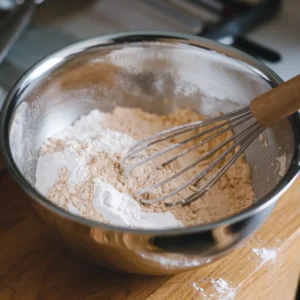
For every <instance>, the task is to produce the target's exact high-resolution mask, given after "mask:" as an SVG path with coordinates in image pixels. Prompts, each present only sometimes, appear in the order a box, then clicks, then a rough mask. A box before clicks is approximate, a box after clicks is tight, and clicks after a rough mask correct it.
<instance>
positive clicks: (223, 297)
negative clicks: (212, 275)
mask: <svg viewBox="0 0 300 300" xmlns="http://www.w3.org/2000/svg"><path fill="white" fill-rule="evenodd" d="M210 282H211V283H212V285H213V287H214V288H215V290H216V292H217V294H218V299H219V300H233V299H234V297H235V293H236V291H235V289H234V288H232V287H230V286H229V284H228V283H227V282H226V281H225V280H224V279H222V278H218V279H217V280H215V279H211V280H210Z"/></svg>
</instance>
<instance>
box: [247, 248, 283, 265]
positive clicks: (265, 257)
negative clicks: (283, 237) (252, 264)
mask: <svg viewBox="0 0 300 300" xmlns="http://www.w3.org/2000/svg"><path fill="white" fill-rule="evenodd" d="M252 252H253V253H255V254H256V255H257V256H258V257H259V258H260V260H261V264H264V263H266V262H267V261H269V260H275V258H276V257H277V253H276V251H275V250H274V249H267V248H260V249H259V248H253V249H252Z"/></svg>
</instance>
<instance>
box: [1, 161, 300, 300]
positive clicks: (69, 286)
mask: <svg viewBox="0 0 300 300" xmlns="http://www.w3.org/2000/svg"><path fill="white" fill-rule="evenodd" d="M0 170H1V162H0ZM299 187H300V178H298V179H297V181H296V182H295V183H294V185H293V186H292V188H290V190H289V191H288V192H287V193H286V194H285V195H284V197H283V198H282V199H281V200H280V201H279V204H278V205H277V207H276V209H275V210H274V212H273V213H272V215H271V216H270V217H269V218H268V220H267V222H266V223H265V224H264V225H263V227H262V228H261V229H260V230H259V231H258V232H257V233H256V234H255V236H253V237H252V238H251V239H250V240H249V241H248V242H246V243H245V244H244V245H243V246H242V247H240V248H239V249H236V250H235V251H234V252H232V253H231V254H229V255H228V256H226V257H224V258H222V259H220V260H219V261H217V262H214V263H212V264H210V265H208V266H205V267H202V268H200V269H197V270H194V271H190V272H185V273H181V274H179V275H176V276H161V277H154V276H153V277H151V276H138V275H128V274H122V273H118V272H115V271H109V270H105V269H102V268H100V267H98V266H96V265H94V264H92V263H90V262H86V261H84V260H82V259H81V258H79V257H77V256H76V255H75V254H73V253H72V251H71V250H68V249H66V248H65V247H64V245H63V244H62V243H61V242H59V241H57V240H55V239H54V238H53V237H52V236H51V235H50V234H49V233H48V232H47V231H46V229H45V228H44V227H43V225H42V223H41V222H39V220H37V218H36V217H35V215H34V214H33V212H32V210H31V208H30V207H29V204H28V201H26V200H27V196H26V195H25V194H24V192H23V191H22V190H21V189H20V188H19V187H18V186H17V184H16V183H15V182H14V181H13V180H12V178H11V177H10V176H9V175H8V173H6V172H4V173H3V172H2V173H1V171H0V212H1V213H0V299H1V300H20V299H21V300H35V299H36V300H38V299H39V300H42V299H43V300H54V299H55V300H65V299H71V300H73V299H74V300H77V299H78V300H79V299H87V300H125V299H126V300H128V299H130V300H131V299H136V300H140V299H141V300H145V299H147V300H150V299H155V300H156V299H161V300H164V299H174V300H177V299H178V300H187V299H188V300H189V299H222V300H223V299H227V300H231V299H233V298H232V297H231V296H228V294H229V292H231V293H232V295H233V294H235V298H234V299H238V300H246V299H247V300H253V299H256V300H259V299H262V300H269V299H270V300H292V299H294V296H295V293H296V287H297V283H298V278H299V271H300V254H299V253H300V213H299V212H300V199H299V198H300V195H299ZM253 248H255V249H263V248H264V249H268V250H271V251H272V252H271V253H273V255H274V253H276V258H274V260H272V259H270V260H268V261H266V262H265V263H263V262H262V261H261V258H260V256H258V255H257V254H255V253H254V251H253ZM260 251H261V250H260ZM218 278H222V279H223V280H225V281H226V282H227V284H228V286H227V287H223V289H222V290H221V291H219V292H218V289H217V288H216V286H215V285H214V284H213V281H214V280H217V279H218ZM226 296H228V298H226Z"/></svg>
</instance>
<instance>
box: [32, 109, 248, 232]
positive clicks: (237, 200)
mask: <svg viewBox="0 0 300 300" xmlns="http://www.w3.org/2000/svg"><path fill="white" fill-rule="evenodd" d="M203 118H204V117H203V116H201V115H199V114H198V113H196V112H193V111H191V110H184V109H183V110H178V111H176V112H175V113H173V114H170V115H167V116H158V115H153V114H149V113H146V112H143V111H141V110H140V109H130V108H120V107H118V108H116V109H115V110H114V111H113V112H111V113H103V112H100V111H98V110H94V111H92V112H90V113H89V114H88V115H86V116H82V117H81V118H80V119H79V120H78V121H76V122H75V123H74V124H73V126H71V127H69V128H67V129H66V130H65V131H63V132H61V133H59V134H57V135H56V136H54V137H51V138H50V139H49V140H47V141H46V142H45V143H44V144H43V146H42V147H41V150H40V156H39V159H38V162H37V168H36V183H35V187H36V188H37V189H38V190H39V191H40V192H41V193H42V194H43V195H44V196H46V197H47V198H48V199H49V200H50V201H52V202H53V203H55V204H56V205H58V206H59V207H61V208H63V209H65V210H68V211H69V212H71V213H72V214H75V215H79V216H82V217H84V218H87V219H92V220H95V221H99V222H106V223H109V224H114V225H118V226H123V227H134V228H136V227H141V228H152V229H158V228H167V227H182V226H183V225H185V226H190V225H195V224H201V223H208V222H212V221H214V220H217V219H220V218H223V217H227V216H229V215H231V214H234V213H237V212H238V211H240V210H242V209H244V208H246V207H248V206H249V205H251V204H252V203H253V199H254V193H253V190H252V187H251V183H250V168H249V166H248V165H247V164H246V163H245V160H244V158H243V157H240V158H239V159H238V160H237V161H236V163H235V164H234V165H233V166H232V167H231V168H230V169H229V170H228V172H227V173H226V174H225V175H224V176H223V178H222V179H221V180H220V181H219V182H218V183H217V184H216V185H215V186H214V187H213V188H212V189H211V190H210V191H209V192H208V193H207V194H206V195H205V196H204V197H202V198H201V200H198V201H196V202H194V203H193V204H191V205H187V206H184V207H178V206H177V207H170V208H169V207H168V208H167V207H166V206H165V205H164V203H156V204H154V205H142V204H141V203H140V202H139V201H138V200H139V198H138V193H139V191H140V189H141V188H143V187H145V186H149V185H152V184H156V183H158V182H161V181H162V180H164V179H166V178H169V177H171V176H173V175H174V174H176V172H178V169H181V168H183V167H185V166H187V164H190V163H191V162H193V161H195V159H197V158H198V157H199V156H201V155H204V154H205V153H207V151H209V150H211V149H212V148H213V147H215V145H216V144H218V143H221V142H223V141H224V140H225V139H228V138H229V137H230V136H232V133H231V132H230V131H228V132H226V133H224V134H222V135H220V136H218V138H217V139H216V140H214V141H211V142H209V143H207V144H205V145H203V146H201V147H199V148H197V149H196V150H195V151H193V152H191V153H189V154H188V155H185V156H183V157H181V158H180V159H178V160H177V161H175V162H174V163H172V164H170V165H169V166H167V167H165V168H163V169H158V168H156V167H155V164H154V163H150V164H146V165H145V166H142V167H140V168H138V169H136V170H135V171H134V172H132V174H131V175H130V176H128V178H127V177H126V178H125V175H124V171H123V169H122V168H121V166H120V159H121V157H122V155H124V153H126V151H127V150H128V149H129V148H130V147H131V146H132V145H134V143H135V142H136V141H137V140H140V139H142V138H144V137H146V136H149V135H151V134H153V133H155V132H159V131H162V130H164V129H167V128H171V127H174V126H178V125H183V124H186V123H190V122H194V121H199V120H202V119H203ZM201 130H203V129H202V128H200V129H197V130H196V131H193V132H189V133H186V134H184V135H183V136H180V138H181V139H184V138H187V137H190V135H191V134H198V133H200V132H201ZM178 141H179V140H176V138H175V139H174V140H173V141H171V143H174V142H175V143H176V142H178ZM196 142H199V141H191V142H189V143H188V144H186V145H184V146H185V147H190V146H192V145H194V144H195V143H196ZM164 143H165V144H163V145H160V147H165V146H168V145H170V141H166V142H164ZM168 143H169V144H168ZM228 147H229V145H228ZM159 149H160V148H157V149H155V151H156V150H159ZM183 149H186V148H178V149H177V150H176V151H177V152H174V153H171V154H170V155H174V154H177V153H178V151H182V150H183ZM225 150H226V147H225V148H224V151H225ZM217 155H219V154H218V153H217ZM213 159H215V158H214V157H211V158H208V159H206V160H204V161H203V162H202V163H201V164H199V165H197V166H195V167H194V168H193V169H191V170H189V171H188V172H185V173H183V174H182V175H180V176H178V177H177V178H175V179H173V180H172V182H170V183H169V184H165V185H164V186H162V187H161V188H158V189H157V190H155V191H153V192H151V193H148V194H147V195H145V196H146V197H148V199H149V198H156V197H161V196H163V195H166V194H168V193H170V192H172V190H174V189H175V188H177V187H178V186H180V185H182V183H183V182H186V181H187V180H188V179H190V178H191V177H192V176H194V175H195V174H197V173H199V172H200V171H201V170H202V169H203V167H205V166H206V165H207V164H209V163H211V161H212V160H213ZM208 175H210V176H211V175H213V172H212V171H211V172H210V173H209V174H208ZM205 180H206V179H203V180H201V182H199V183H198V184H203V183H204V182H205ZM195 189H196V186H189V187H188V188H187V189H185V190H183V191H181V192H179V193H177V194H176V195H174V196H172V197H171V198H170V199H169V201H177V200H178V199H182V198H183V197H184V198H185V197H187V196H189V195H190V194H191V193H193V192H194V190H195Z"/></svg>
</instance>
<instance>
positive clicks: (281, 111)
mask: <svg viewBox="0 0 300 300" xmlns="http://www.w3.org/2000/svg"><path fill="white" fill-rule="evenodd" d="M299 108H300V75H298V76H296V77H294V78H293V79H291V80H289V81H287V82H285V83H283V84H281V85H280V86H278V87H276V88H274V89H272V90H270V91H268V92H267V93H265V94H263V95H261V96H258V97H257V98H255V99H253V100H252V101H251V102H250V105H249V106H246V107H244V108H241V109H238V110H235V111H233V112H230V113H227V114H224V115H221V116H218V117H215V118H210V119H206V120H203V121H197V122H193V123H189V124H185V125H182V126H177V127H174V128H171V129H167V130H164V131H162V132H159V133H156V134H154V135H152V136H149V137H146V138H144V139H143V140H141V141H139V142H137V143H136V144H135V145H134V146H133V147H132V148H130V149H129V151H128V152H127V153H126V155H125V156H123V158H122V162H121V165H122V167H123V169H124V170H125V174H130V173H131V172H132V170H133V169H135V168H137V167H139V166H141V165H143V164H145V163H147V162H150V161H152V160H154V159H155V158H157V157H158V156H161V155H163V154H165V153H167V152H169V151H171V150H174V149H175V148H178V147H180V146H182V145H184V144H186V143H188V142H190V141H192V140H195V139H199V138H201V137H203V136H205V135H207V134H209V133H212V135H211V136H209V137H207V138H206V139H204V140H202V141H200V142H199V143H197V144H194V145H193V146H191V147H189V148H188V149H184V150H183V151H182V152H180V153H179V154H177V155H174V156H173V157H170V158H169V159H167V160H166V161H164V162H163V163H162V164H161V165H160V166H159V168H164V167H166V166H167V165H168V164H170V163H172V162H174V161H175V160H177V159H178V158H180V157H182V156H184V155H186V154H188V153H189V152H191V151H193V150H195V149H196V148H198V147H201V146H203V145H205V143H208V142H210V141H212V140H213V139H215V138H217V137H218V136H220V135H221V134H224V133H225V132H227V131H230V130H233V129H234V128H235V127H237V126H239V125H242V124H243V123H245V122H248V121H250V122H251V120H252V122H251V124H250V125H247V127H246V128H245V129H243V130H241V131H240V132H238V133H235V134H233V135H232V136H231V137H229V138H227V139H226V140H225V141H224V142H222V143H220V144H218V145H216V146H215V147H214V148H213V149H211V150H209V151H208V152H207V153H205V154H204V155H202V156H201V157H199V158H198V159H196V160H195V161H194V162H192V163H191V164H189V165H188V166H186V167H184V168H183V169H181V170H179V171H178V172H176V173H175V174H174V175H173V176H171V177H169V178H167V179H165V180H162V181H161V182H159V183H156V184H153V185H151V186H147V187H144V188H142V189H141V190H140V191H139V197H140V201H141V202H142V203H144V204H153V203H157V202H160V201H164V200H166V199H168V198H170V197H172V196H174V195H176V194H177V193H179V192H180V191H182V190H184V189H185V188H187V187H188V186H190V185H193V184H195V183H196V182H199V181H200V180H201V179H203V178H204V177H206V176H207V174H208V173H209V172H211V171H212V170H213V169H214V168H215V167H216V166H217V165H218V164H219V163H220V162H221V161H222V160H223V159H224V158H225V157H226V156H230V158H229V159H228V160H227V161H226V162H225V163H224V164H223V165H222V166H221V167H220V168H219V169H218V170H217V172H216V173H215V174H214V175H213V176H211V177H210V178H209V179H208V180H207V181H206V182H205V183H204V184H203V185H201V186H198V187H197V188H196V190H195V191H194V192H193V193H192V194H191V195H189V196H188V197H186V198H185V199H183V200H180V201H174V202H167V203H165V204H166V205H167V206H174V205H179V204H182V205H186V204H188V203H191V202H193V201H196V200H197V199H199V198H200V197H202V196H203V195H204V194H205V193H207V192H208V191H209V190H210V189H211V188H212V187H213V186H214V185H215V184H216V183H217V182H218V180H220V178H221V177H222V176H223V175H224V174H225V173H226V171H227V170H228V169H229V168H230V167H231V166H232V165H233V164H234V162H235V161H236V160H237V159H238V157H239V156H240V155H241V154H242V153H243V152H244V151H245V149H246V148H247V147H248V146H249V145H250V144H251V143H252V142H253V141H254V140H255V139H256V138H257V137H258V136H259V135H260V134H261V133H262V132H263V131H264V130H265V129H266V128H267V127H271V126H272V125H274V124H275V123H276V122H278V121H280V120H282V119H284V118H286V117H288V116H289V115H291V114H292V113H295V112H296V111H297V110H298V109H299ZM208 125H210V126H208ZM204 127H208V128H207V129H205V128H204ZM199 128H204V131H202V132H200V133H197V134H195V135H193V136H190V137H188V138H185V139H183V140H182V141H179V142H176V143H174V144H171V145H170V146H167V147H165V148H163V149H162V150H159V151H156V152H154V153H150V154H149V155H148V156H146V157H143V158H142V159H141V160H138V161H137V162H136V160H134V163H133V164H130V162H131V161H132V160H133V159H135V158H136V157H137V155H138V154H139V153H140V152H141V151H143V150H147V149H149V147H152V146H153V145H155V144H158V143H161V142H163V141H165V140H170V139H172V138H174V137H176V136H179V135H182V134H184V133H187V132H190V131H192V130H195V129H199ZM225 145H227V149H226V150H225V151H224V152H222V153H221V154H220V155H218V156H217V158H216V159H215V160H213V161H212V162H211V163H210V164H209V165H208V166H207V167H206V168H205V169H203V170H201V171H200V173H198V174H196V175H194V176H193V177H192V178H190V179H189V180H188V181H187V182H186V183H184V184H182V185H181V186H179V187H177V188H176V189H174V190H172V191H171V192H169V193H168V194H166V195H163V196H160V197H157V198H155V199H151V200H147V199H142V198H141V196H142V195H143V194H146V193H149V192H151V191H153V190H155V189H157V188H159V187H161V186H163V185H165V184H167V183H169V182H171V181H172V180H173V179H175V178H176V177H178V176H180V175H181V174H183V173H184V172H187V171H188V170H189V169H191V168H193V167H194V166H196V165H197V164H199V163H200V162H202V161H203V160H205V159H207V158H209V157H211V156H212V155H214V154H215V153H217V152H218V151H219V150H220V149H222V148H223V147H224V146H225ZM229 154H231V155H229Z"/></svg>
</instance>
